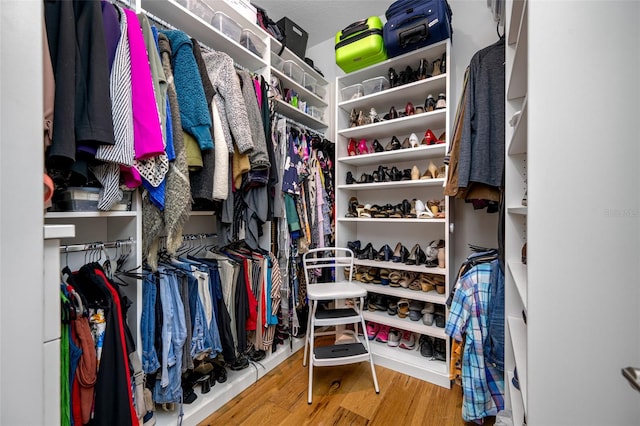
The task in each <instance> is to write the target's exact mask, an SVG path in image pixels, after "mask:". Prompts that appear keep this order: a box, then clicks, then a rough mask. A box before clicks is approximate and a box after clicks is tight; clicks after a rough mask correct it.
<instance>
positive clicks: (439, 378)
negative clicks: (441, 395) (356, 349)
mask: <svg viewBox="0 0 640 426" xmlns="http://www.w3.org/2000/svg"><path fill="white" fill-rule="evenodd" d="M369 345H370V346H371V352H372V353H373V361H374V363H375V364H376V365H381V366H383V367H385V368H389V369H391V370H394V371H398V372H400V373H403V374H407V375H409V376H412V377H417V378H419V379H421V380H425V381H427V382H431V383H434V384H436V385H439V386H442V387H446V388H449V387H450V386H451V385H450V381H449V367H448V366H447V363H446V362H444V361H438V360H435V359H432V358H425V357H423V356H422V355H420V346H419V343H418V342H416V349H411V350H409V349H402V348H400V347H392V346H389V345H387V344H386V343H382V342H377V341H375V340H371V341H369Z"/></svg>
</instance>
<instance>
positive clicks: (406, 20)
mask: <svg viewBox="0 0 640 426" xmlns="http://www.w3.org/2000/svg"><path fill="white" fill-rule="evenodd" d="M385 16H386V18H387V22H386V23H385V24H384V29H383V38H384V45H385V48H386V49H387V55H388V56H389V58H393V57H395V56H398V55H401V54H403V53H406V52H410V51H412V50H415V49H419V48H421V47H425V46H429V45H430V44H433V43H437V42H439V41H442V40H445V39H447V38H450V37H451V35H452V29H451V16H452V12H451V8H450V7H449V3H448V2H447V0H398V1H396V2H394V3H392V4H391V6H389V8H388V9H387V11H386V12H385Z"/></svg>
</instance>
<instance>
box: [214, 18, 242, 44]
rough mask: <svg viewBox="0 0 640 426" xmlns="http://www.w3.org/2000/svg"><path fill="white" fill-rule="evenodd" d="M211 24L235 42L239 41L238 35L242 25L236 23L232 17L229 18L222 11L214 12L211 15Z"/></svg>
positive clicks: (240, 33) (240, 32)
mask: <svg viewBox="0 0 640 426" xmlns="http://www.w3.org/2000/svg"><path fill="white" fill-rule="evenodd" d="M211 25H213V27H214V28H215V29H217V30H219V31H220V32H221V33H222V34H224V35H226V36H227V37H229V38H230V39H231V40H233V41H235V42H236V43H240V36H241V35H242V27H241V26H240V25H238V24H237V23H236V21H234V20H233V19H231V18H229V17H228V16H227V15H225V14H224V13H222V12H216V13H215V14H214V15H213V20H212V21H211Z"/></svg>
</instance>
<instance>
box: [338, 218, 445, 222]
mask: <svg viewBox="0 0 640 426" xmlns="http://www.w3.org/2000/svg"><path fill="white" fill-rule="evenodd" d="M336 220H337V221H338V222H379V223H403V224H404V223H445V222H446V220H445V219H409V218H397V217H380V218H377V217H372V218H368V217H365V218H362V217H339V218H337V219H336Z"/></svg>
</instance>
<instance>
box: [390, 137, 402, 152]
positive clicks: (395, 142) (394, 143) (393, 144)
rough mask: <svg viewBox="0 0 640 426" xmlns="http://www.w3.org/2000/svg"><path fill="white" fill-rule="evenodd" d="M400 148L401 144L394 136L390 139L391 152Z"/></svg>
mask: <svg viewBox="0 0 640 426" xmlns="http://www.w3.org/2000/svg"><path fill="white" fill-rule="evenodd" d="M400 148H402V144H401V143H400V139H398V138H396V137H395V136H392V137H391V150H392V151H396V150H398V149H400Z"/></svg>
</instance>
